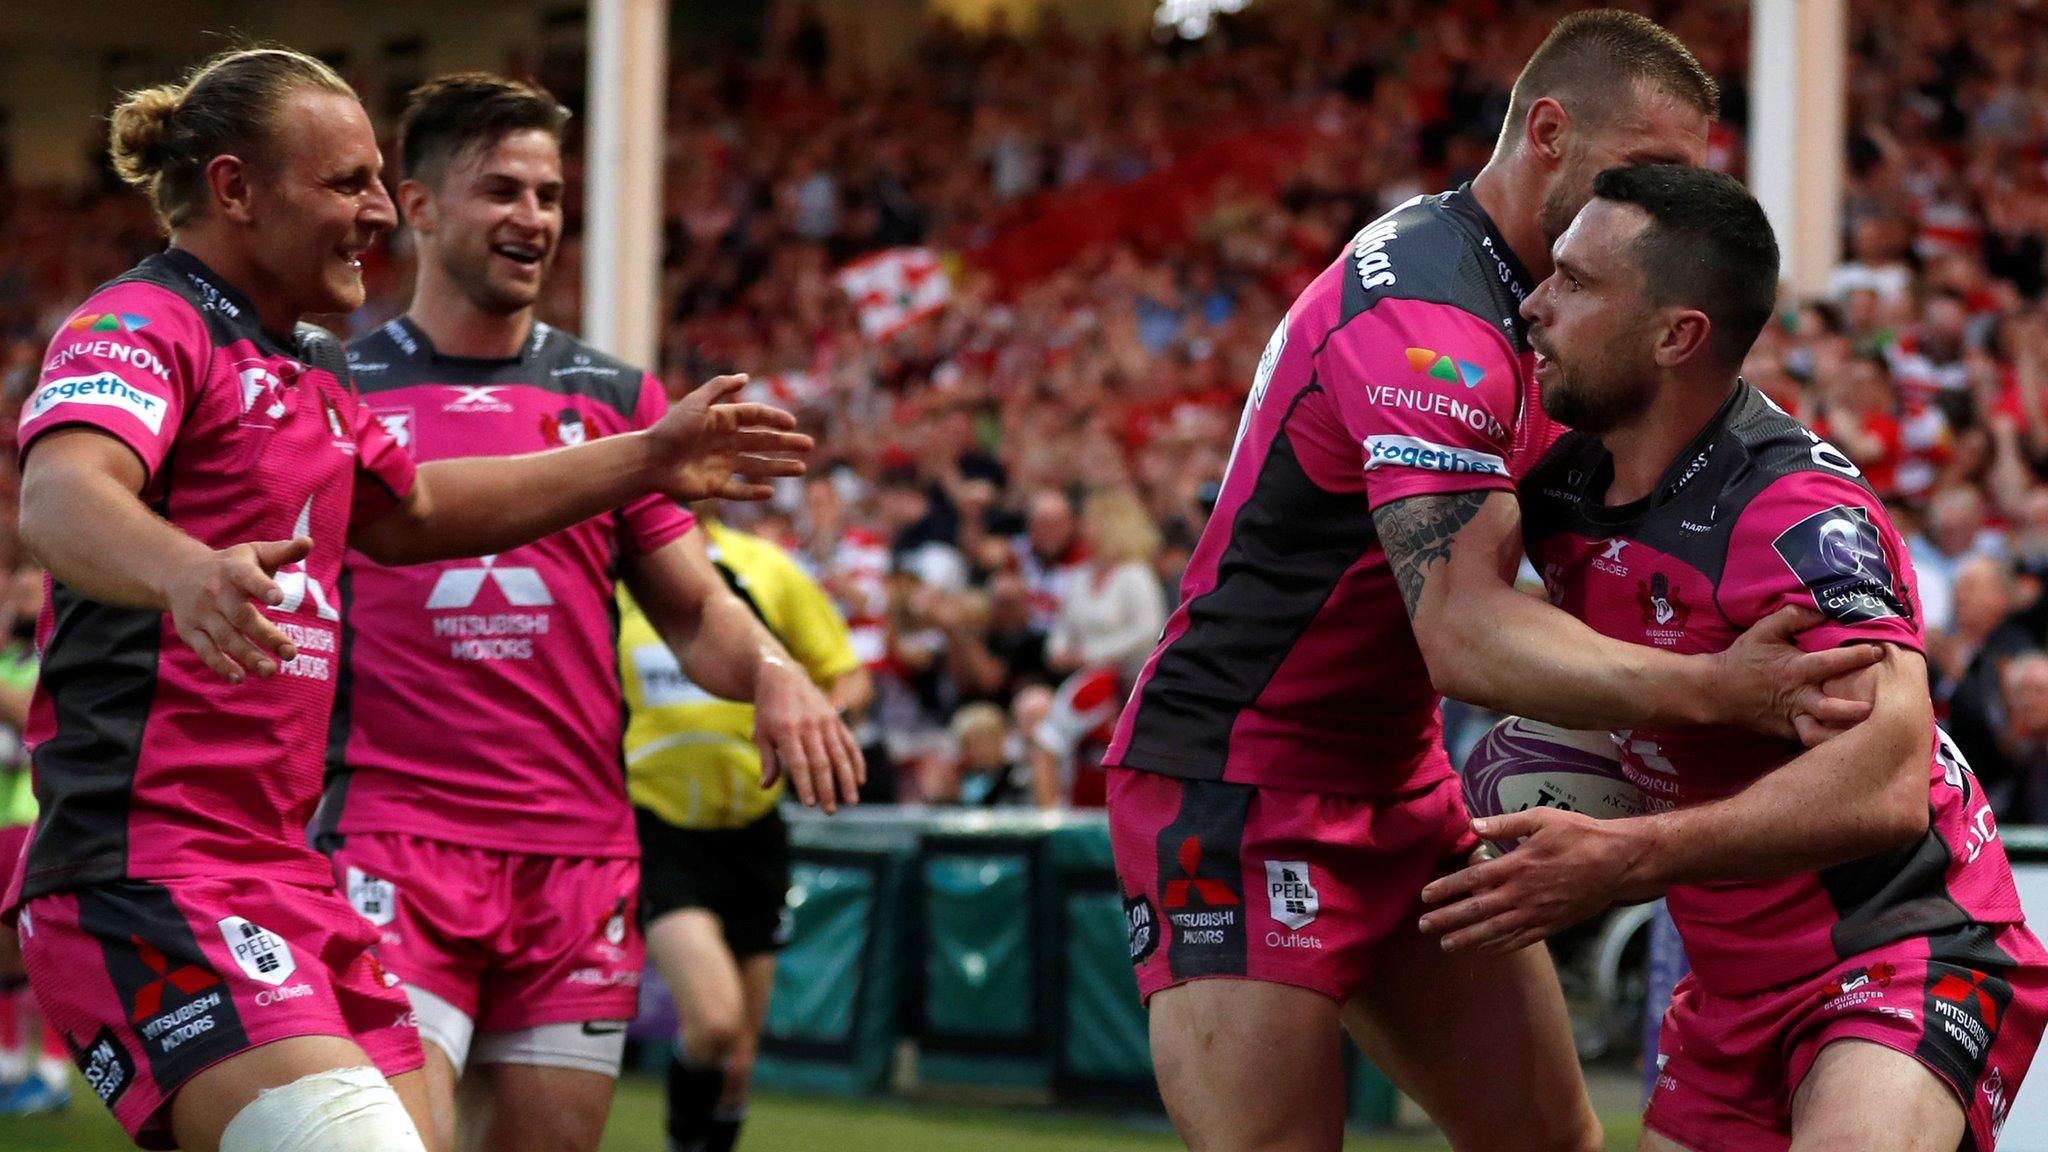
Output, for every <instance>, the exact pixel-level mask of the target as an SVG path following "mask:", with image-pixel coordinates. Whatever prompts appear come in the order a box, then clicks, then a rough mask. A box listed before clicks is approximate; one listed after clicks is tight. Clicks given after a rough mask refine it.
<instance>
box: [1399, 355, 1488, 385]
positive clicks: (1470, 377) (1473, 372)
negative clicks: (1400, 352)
mask: <svg viewBox="0 0 2048 1152" xmlns="http://www.w3.org/2000/svg"><path fill="white" fill-rule="evenodd" d="M1405 354H1406V356H1407V357H1408V367H1409V368H1411V369H1413V370H1415V371H1417V372H1420V373H1422V374H1423V375H1424V376H1429V377H1432V378H1433V379H1437V380H1442V381H1443V382H1444V383H1446V384H1463V385H1464V386H1465V387H1467V388H1477V387H1478V386H1479V382H1480V381H1481V380H1484V379H1486V369H1484V368H1481V367H1480V366H1479V365H1477V364H1474V363H1472V362H1471V361H1470V360H1453V359H1451V358H1450V357H1449V356H1445V355H1444V354H1442V353H1440V352H1438V351H1437V350H1436V349H1434V348H1410V349H1407V351H1406V353H1405Z"/></svg>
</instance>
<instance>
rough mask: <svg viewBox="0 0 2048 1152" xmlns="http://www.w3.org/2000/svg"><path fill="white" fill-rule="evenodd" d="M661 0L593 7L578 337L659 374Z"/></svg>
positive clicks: (596, 2)
mask: <svg viewBox="0 0 2048 1152" xmlns="http://www.w3.org/2000/svg"><path fill="white" fill-rule="evenodd" d="M668 6H669V0H593V3H592V4H591V5H590V53H589V55H590V83H589V85H588V91H589V98H588V114H589V116H590V125H589V127H588V129H587V130H586V131H587V135H586V136H585V148H584V164H585V171H584V197H585V204H584V214H583V219H584V227H583V337H584V339H586V340H588V341H590V342H591V343H592V344H595V345H597V346H598V347H599V348H602V349H603V350H605V351H606V352H609V353H611V354H612V355H614V356H618V357H620V358H622V359H625V360H628V361H631V362H633V363H636V364H642V365H645V366H646V367H647V368H648V369H649V370H651V371H658V370H659V353H660V348H659V335H660V328H659V326H658V324H657V318H658V313H659V310H660V309H659V303H658V302H659V299H660V287H661V283H660V281H661V175H662V144H663V139H664V134H665V133H664V121H665V119H666V117H667V111H668V101H667V100H666V99H665V97H664V92H665V89H666V85H667V75H666V73H667V69H668Z"/></svg>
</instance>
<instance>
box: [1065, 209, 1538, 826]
mask: <svg viewBox="0 0 2048 1152" xmlns="http://www.w3.org/2000/svg"><path fill="white" fill-rule="evenodd" d="M1532 284H1533V281H1531V279H1530V277H1529V275H1528V273H1527V272H1525V271H1524V270H1523V269H1522V267H1521V266H1520V264H1518V263H1517V262H1516V260H1515V256H1514V253H1513V252H1512V251H1511V250H1510V249H1509V248H1508V246H1507V242H1506V241H1505V240H1503V239H1502V238H1501V236H1500V233H1499V231H1498V230H1497V229H1496V228H1495V227H1494V225H1493V221H1492V220H1490V219H1488V218H1487V215H1486V213H1485V212H1484V211H1483V210H1482V209H1481V208H1480V206H1479V203H1478V201H1477V200H1475V199H1474V198H1473V196H1472V195H1471V192H1470V187H1469V185H1468V186H1467V187H1466V188H1461V189H1459V190H1458V191H1455V192H1446V193H1444V194H1442V195H1438V196H1425V197H1417V198H1416V199H1414V200H1411V201H1409V202H1408V203H1407V204H1405V205H1403V206H1402V207H1400V208H1398V209H1396V210H1395V211H1393V212H1392V213H1390V214H1388V215H1386V216H1384V217H1381V218H1380V219H1379V220H1377V221H1375V222H1374V223H1372V224H1370V225H1367V226H1366V227H1365V228H1364V229H1363V230H1361V231H1360V232H1359V234H1358V235H1357V236H1356V237H1355V238H1354V239H1353V240H1352V242H1351V244H1350V245H1349V247H1348V248H1347V249H1346V251H1345V252H1344V253H1343V255H1341V256H1340V257H1339V258H1338V259H1337V261H1336V262H1335V263H1333V264H1331V265H1330V266H1329V267H1328V268H1327V269H1325V270H1324V271H1323V272H1322V274H1321V275H1319V276H1318V277H1317V278H1316V279H1315V281H1314V282H1313V283H1312V284H1310V285H1309V287H1308V288H1307V290H1305V291H1304V292H1303V293H1302V295H1301V297H1300V298H1299V299H1297V300H1296V301H1295V302H1294V306H1293V307H1292V308H1290V309H1289V310H1288V314H1287V318H1286V319H1285V320H1284V321H1282V323H1281V325H1280V327H1279V328H1278V329H1276V330H1275V331H1274V333H1273V336H1272V339H1271V340H1270V341H1268V343H1267V344H1266V351H1265V355H1264V356H1262V357H1261V358H1260V360H1259V367H1258V372H1257V375H1256V376H1255V378H1254V379H1253V382H1252V390H1251V395H1250V397H1249V398H1248V399H1247V401H1246V403H1245V409H1244V416H1243V418H1242V420H1241V421H1240V423H1239V425H1238V433H1237V444H1236V447H1235V448H1234V449H1233V451H1232V454H1231V461H1230V467H1229V470H1228V472H1227V473H1226V474H1225V477H1224V482H1223V491H1222V496H1221V499H1220V500H1219V501H1218V502H1217V505H1216V510H1215V513H1214V515H1212V516H1211V517H1210V519H1209V523H1208V527H1207V528H1206V529H1205V530H1204V531H1203V533H1202V538H1201V540H1200V541H1199V542H1198V544H1197V545H1196V547H1195V552H1194V555H1193V557H1192V559H1191V560H1190V562H1189V564H1188V568H1187V574H1186V576H1185V577H1183V579H1182V582H1181V604H1180V606H1179V608H1177V609H1176V610H1175V611H1174V613H1173V615H1172V616H1171V617H1170V618H1169V619H1168V621H1167V626H1166V631H1165V633H1164V635H1163V638H1162V639H1161V641H1160V643H1159V646H1158V648H1157V650H1155V651H1154V652H1153V654H1152V656H1151V658H1150V660H1149V661H1147V663H1146V665H1145V667H1144V669H1143V671H1142V673H1141V674H1140V677H1139V679H1138V682H1137V687H1136V689H1135V691H1134V692H1133V693H1132V696H1131V699H1130V701H1129V703H1128V704H1126V705H1125V708H1124V711H1123V715H1122V717H1121V718H1120V719H1119V721H1118V724H1117V730H1116V737H1115V740H1114V741H1113V743H1112V744H1111V745H1110V749H1109V754H1108V757H1107V759H1106V761H1105V763H1106V764H1108V765H1113V766H1120V767H1125V768H1137V769H1143V770H1145V771H1148V772H1156V773H1161V774H1164V775H1170V776H1179V777H1184V778H1190V779H1202V780H1224V781H1229V782H1233V783H1243V784H1256V785H1261V786H1265V787H1274V788H1287V789H1297V790H1305V791H1313V792H1324V793H1345V794H1370V795H1386V794H1390V793H1395V792H1399V791H1403V790H1406V789H1411V788H1415V787H1418V786H1420V785H1423V784H1426V783H1429V782H1431V781H1434V780H1439V779H1442V778H1444V777H1447V776H1449V775H1450V773H1451V769H1450V764H1449V761H1448V760H1447V759H1446V758H1445V755H1444V751H1443V741H1442V739H1441V733H1440V725H1439V721H1438V718H1437V703H1438V697H1437V694H1436V692H1435V690H1434V689H1433V688H1432V687H1431V685H1430V678H1429V671H1428V669H1427V667H1425V665H1424V664H1423V661H1422V656H1421V653H1420V652H1419V651H1418V650H1417V649H1416V646H1415V637H1414V634H1413V633H1412V632H1411V631H1410V630H1409V621H1408V613H1407V608H1406V606H1405V605H1404V604H1403V602H1402V599H1401V594H1400V590H1399V588H1398V587H1397V586H1396V585H1395V582H1394V577H1393V573H1392V571H1391V569H1390V568H1389V567H1388V564H1387V556H1386V553H1385V552H1384V551H1383V550H1382V549H1381V548H1380V544H1379V540H1378V536H1377V533H1376V531H1375V529H1374V525H1373V511H1374V509H1376V508H1379V507H1381V506H1382V505H1385V504H1387V503H1390V502H1392V501H1395V500H1400V499H1403V498H1406V497H1410V496H1421V495H1434V494H1444V493H1455V492H1465V491H1474V490H1493V491H1501V492H1510V491H1512V490H1513V486H1514V479H1513V477H1514V476H1515V475H1516V474H1518V472H1519V469H1518V467H1517V461H1518V460H1522V459H1533V457H1534V456H1536V455H1537V454H1538V453H1539V452H1540V449H1541V447H1542V444H1543V441H1544V439H1545V436H1546V430H1547V429H1548V427H1549V425H1548V423H1547V422H1546V421H1545V420H1544V419H1543V418H1542V412H1541V409H1540V408H1538V407H1537V405H1536V403H1535V397H1536V393H1535V391H1534V388H1535V383H1534V376H1533V371H1532V369H1533V356H1532V354H1531V353H1530V351H1529V347H1528V343H1527V340H1526V338H1525V336H1524V331H1523V322H1522V318H1521V312H1520V309H1521V301H1522V298H1523V296H1525V295H1526V294H1527V293H1528V291H1529V289H1530V287H1531V286H1532ZM1525 414H1527V415H1528V416H1529V417H1531V419H1529V420H1528V421H1527V422H1526V423H1525V421H1524V416H1525ZM1532 446H1533V450H1532Z"/></svg>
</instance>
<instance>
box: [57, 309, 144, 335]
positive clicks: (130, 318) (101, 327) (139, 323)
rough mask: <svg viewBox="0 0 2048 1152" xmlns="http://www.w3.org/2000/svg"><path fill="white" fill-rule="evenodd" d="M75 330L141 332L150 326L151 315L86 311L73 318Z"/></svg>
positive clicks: (71, 326) (71, 327)
mask: <svg viewBox="0 0 2048 1152" xmlns="http://www.w3.org/2000/svg"><path fill="white" fill-rule="evenodd" d="M69 327H70V329H71V330H72V331H73V332H140V331H141V330H143V329H144V328H147V327H149V317H147V316H139V315H137V314H135V313H133V312H119V313H116V312H84V313H81V314H79V315H77V316H75V317H73V318H72V320H71V323H70V325H69Z"/></svg>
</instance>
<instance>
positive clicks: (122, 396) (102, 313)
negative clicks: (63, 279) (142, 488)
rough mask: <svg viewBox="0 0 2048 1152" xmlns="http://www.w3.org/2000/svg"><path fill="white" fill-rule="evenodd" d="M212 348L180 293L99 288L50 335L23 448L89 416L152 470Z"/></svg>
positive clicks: (25, 416) (24, 410) (24, 414)
mask: <svg viewBox="0 0 2048 1152" xmlns="http://www.w3.org/2000/svg"><path fill="white" fill-rule="evenodd" d="M212 355H213V341H212V338H211V337H210V336H209V335H208V334H207V331H206V324H205V322H204V321H203V320H201V319H200V316H199V313H198V312H197V311H195V310H194V309H193V307H192V306H191V305H190V304H189V303H187V302H186V301H184V300H182V299H180V298H179V297H177V296H176V295H174V294H172V293H170V292H167V291H165V290H164V289H162V288H159V287H157V286H155V285H153V284H142V283H136V282H132V281H131V282H128V283H122V284H114V285H112V286H110V287H107V288H103V289H101V290H100V291H98V292H95V293H93V295H92V296H91V297H90V298H89V299H87V300H86V302H85V303H84V304H83V305H81V306H80V307H79V309H78V311H77V312H74V313H72V315H71V316H70V318H69V319H67V320H66V321H65V322H64V325H63V327H61V328H59V329H58V330H57V335H56V336H55V337H54V338H53V339H51V341H50V350H49V354H48V355H47V356H45V357H44V359H43V370H42V374H41V375H40V376H39V377H38V378H37V381H36V387H35V390H34V391H33V392H31V393H29V396H28V399H27V400H26V401H24V402H23V404H22V406H21V427H20V443H21V451H22V454H23V456H24V458H25V457H26V455H27V453H28V451H29V450H30V449H31V448H32V447H34V445H35V442H36V440H37V439H39V438H40V437H41V436H42V435H43V434H44V433H46V432H48V431H50V430H52V429H54V428H62V427H66V426H69V425H85V426H87V427H90V428H94V429H96V430H98V431H101V432H104V433H106V434H107V435H109V436H112V437H113V438H114V439H116V440H119V441H120V442H121V443H123V444H125V445H127V446H128V448H129V450H130V451H132V452H134V453H135V455H136V456H137V457H138V458H139V459H141V461H142V466H143V469H144V470H145V471H146V472H147V473H148V475H149V477H150V478H151V479H154V478H155V476H156V473H157V469H158V468H159V467H161V466H162V464H163V462H164V457H165V456H167V455H169V453H170V450H171V445H172V443H173V442H175V441H176V440H177V438H178V428H179V426H180V424H181V423H182V422H183V420H184V418H185V412H186V409H187V407H188V406H189V405H190V404H191V402H192V400H193V398H194V397H196V396H197V395H198V394H199V389H200V388H201V387H202V386H203V383H204V381H205V378H206V372H207V369H208V367H209V362H210V361H211V359H212Z"/></svg>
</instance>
